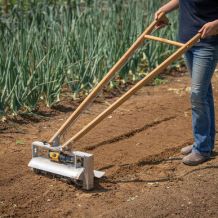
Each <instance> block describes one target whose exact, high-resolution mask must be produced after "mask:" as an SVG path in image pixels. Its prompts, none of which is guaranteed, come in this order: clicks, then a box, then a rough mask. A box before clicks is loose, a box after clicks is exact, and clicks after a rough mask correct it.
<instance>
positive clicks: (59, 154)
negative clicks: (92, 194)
mask: <svg viewBox="0 0 218 218" xmlns="http://www.w3.org/2000/svg"><path fill="white" fill-rule="evenodd" d="M163 18H165V15H164V14H161V15H160V16H159V18H158V20H159V19H163ZM158 20H155V21H153V22H152V23H151V24H150V25H149V27H148V28H147V29H146V30H145V31H144V32H143V33H142V34H141V35H140V36H139V38H138V39H137V40H136V41H135V42H134V44H133V45H132V46H131V47H130V48H129V49H128V50H127V52H126V53H125V54H124V55H123V56H122V57H121V59H120V60H119V61H118V62H117V63H116V64H115V65H114V66H113V67H112V69H111V70H110V71H109V72H108V73H107V74H106V76H105V77H104V78H103V79H102V80H101V81H100V82H99V83H98V85H97V86H96V87H95V88H94V89H93V90H92V91H91V93H90V94H89V95H88V96H87V97H86V98H85V100H84V101H83V102H82V103H81V104H80V105H79V107H78V108H77V109H76V110H75V111H74V112H73V113H72V115H71V116H70V117H69V118H68V119H67V120H66V122H65V123H64V124H63V125H62V126H61V127H60V129H59V130H58V131H57V132H56V133H55V134H54V136H53V137H51V139H50V140H49V141H48V142H41V141H36V142H33V143H32V159H31V161H30V162H29V165H28V166H29V167H31V168H32V169H33V170H35V171H40V172H45V173H50V174H53V175H56V176H61V177H64V178H67V179H69V180H72V181H75V182H77V183H78V182H79V183H80V184H82V186H83V188H84V189H86V190H90V189H92V188H93V186H94V177H98V178H100V177H102V176H103V175H104V172H101V171H96V170H94V158H93V155H92V154H89V153H86V152H80V151H73V150H72V146H71V145H72V144H73V143H75V142H76V141H77V140H79V139H80V138H82V137H83V136H84V135H85V134H87V133H88V132H89V131H90V130H91V129H93V128H94V127H95V126H96V125H97V124H98V123H100V122H101V121H102V120H103V119H104V118H106V117H107V116H108V115H109V114H111V113H112V112H113V111H114V110H115V109H116V108H118V107H119V106H120V105H121V104H123V103H124V102H125V101H126V100H127V99H129V98H130V97H131V96H132V95H133V94H135V93H136V92H137V91H138V90H139V89H140V88H142V87H143V86H144V85H145V84H147V83H149V82H150V81H151V80H152V79H153V78H154V77H156V76H157V75H158V74H160V73H161V72H162V71H163V70H164V69H166V68H167V66H169V65H170V64H171V63H172V62H173V61H175V60H176V59H178V58H179V57H180V56H181V55H182V54H184V53H185V52H186V51H187V50H188V49H189V48H190V47H192V46H193V45H194V44H196V43H197V42H198V41H199V40H200V34H197V35H195V36H194V37H193V38H192V39H191V40H190V41H188V42H187V43H185V44H183V43H180V42H175V41H171V40H168V39H163V38H159V37H155V36H152V35H150V34H151V33H152V31H153V30H154V29H155V26H156V24H157V22H158ZM144 40H155V41H159V42H164V43H167V44H170V45H174V46H178V47H179V49H178V50H177V51H176V52H175V53H173V54H172V55H171V56H170V57H168V58H167V59H166V60H165V61H164V62H163V63H161V64H160V65H159V66H158V67H156V68H155V69H154V70H152V71H151V72H150V73H149V74H148V75H147V76H146V77H145V78H143V79H142V80H140V81H139V82H138V83H137V84H136V85H134V86H133V87H132V88H131V89H130V90H129V91H127V92H126V93H125V94H124V95H122V96H121V97H120V98H119V99H118V100H116V101H115V102H114V103H113V104H111V105H110V106H109V107H108V108H107V109H106V110H104V111H103V112H102V113H100V114H99V115H98V116H97V117H96V118H95V119H93V120H92V121H91V122H90V123H88V124H87V125H86V126H85V127H83V128H82V129H81V130H80V131H79V132H78V133H76V134H75V135H74V136H73V137H72V138H70V139H69V140H68V141H67V142H65V143H61V142H60V137H61V135H62V134H63V133H64V132H65V131H66V130H67V128H68V127H69V126H70V125H71V124H72V123H73V122H74V121H76V119H77V118H78V117H79V115H80V114H81V113H82V112H83V111H84V110H85V109H86V108H87V107H88V106H89V104H90V103H91V102H93V100H94V99H95V97H96V96H97V95H98V94H99V92H100V91H101V90H102V89H103V87H104V86H105V85H106V84H107V83H108V82H109V81H110V80H111V78H112V77H113V76H114V75H115V74H116V73H117V72H118V71H119V70H120V69H121V68H122V67H123V66H124V64H125V63H126V62H127V60H128V59H129V58H130V57H131V56H132V55H133V54H134V52H135V51H136V50H137V49H138V48H139V46H141V45H143V42H144Z"/></svg>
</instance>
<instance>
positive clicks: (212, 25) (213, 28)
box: [198, 20, 218, 39]
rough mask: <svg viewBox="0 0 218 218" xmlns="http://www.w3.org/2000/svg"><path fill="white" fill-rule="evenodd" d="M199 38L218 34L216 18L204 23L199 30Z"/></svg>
mask: <svg viewBox="0 0 218 218" xmlns="http://www.w3.org/2000/svg"><path fill="white" fill-rule="evenodd" d="M198 32H199V33H201V38H203V39H204V38H207V37H209V36H214V35H218V20H215V21H212V22H208V23H206V24H205V25H204V26H203V27H202V28H201V29H200V30H199V31H198Z"/></svg>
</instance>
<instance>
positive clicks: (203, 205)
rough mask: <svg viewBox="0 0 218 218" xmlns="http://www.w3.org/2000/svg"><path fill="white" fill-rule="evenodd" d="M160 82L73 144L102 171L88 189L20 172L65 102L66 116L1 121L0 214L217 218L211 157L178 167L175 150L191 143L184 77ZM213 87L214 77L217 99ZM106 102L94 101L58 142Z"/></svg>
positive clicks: (217, 176) (217, 180)
mask: <svg viewBox="0 0 218 218" xmlns="http://www.w3.org/2000/svg"><path fill="white" fill-rule="evenodd" d="M167 80H168V82H167V84H164V85H160V86H156V87H154V86H149V87H144V88H143V89H142V90H141V91H140V92H138V93H137V95H134V97H132V98H131V99H130V100H129V101H128V102H126V103H125V104H124V105H123V106H121V108H120V109H118V110H117V111H115V112H114V113H113V114H112V115H111V116H109V117H108V118H107V119H106V120H104V121H103V122H102V123H101V124H99V125H98V126H97V127H96V128H95V129H93V130H92V131H91V132H90V133H89V134H88V135H87V136H85V137H84V138H83V139H81V140H80V142H78V143H76V144H75V145H74V148H75V149H78V150H83V151H87V152H89V153H93V154H94V157H95V168H96V169H100V170H105V172H106V177H105V178H102V179H100V180H98V181H96V184H95V185H96V187H95V189H94V190H92V191H89V192H87V191H83V190H80V189H78V188H77V187H75V186H73V185H70V184H67V183H65V182H63V181H60V180H58V179H55V178H53V179H52V178H48V177H45V176H42V175H36V174H34V173H33V172H31V171H30V170H29V169H28V167H27V164H28V162H29V160H30V159H31V142H32V141H34V140H41V139H42V140H48V139H49V137H50V136H51V135H52V133H54V131H55V130H56V129H58V127H60V124H61V123H63V121H64V120H65V119H66V118H67V117H68V116H69V114H70V112H71V110H72V109H71V106H70V104H68V105H67V104H65V105H64V107H63V108H61V110H63V111H65V112H55V113H53V112H52V113H51V114H50V113H44V114H43V113H42V118H40V119H39V118H34V117H32V118H31V119H30V118H25V117H24V118H23V119H18V120H17V121H16V122H15V121H13V122H12V121H11V122H8V123H6V124H1V125H0V146H1V149H0V160H1V164H0V175H1V176H0V217H218V188H217V187H218V158H217V157H216V153H215V155H214V158H212V159H211V160H210V161H208V162H207V163H204V164H202V165H201V166H197V167H188V166H185V165H183V164H182V163H181V158H182V156H181V155H180V153H179V151H180V149H181V148H182V147H183V146H185V145H188V144H191V143H192V142H193V138H192V130H191V108H190V104H189V90H190V89H189V79H188V77H187V76H183V77H168V78H167ZM217 82H218V76H217V75H216V74H215V76H214V94H215V99H216V102H217V100H218V86H217ZM113 100H114V99H113ZM111 101H112V100H110V99H109V100H107V101H102V103H96V104H94V105H93V109H92V110H90V111H88V112H87V113H85V114H84V116H83V117H82V118H81V121H80V122H79V123H78V125H76V126H75V128H74V129H73V130H72V131H68V133H67V134H66V136H65V138H67V137H69V136H70V135H71V134H72V133H73V132H75V131H76V130H78V129H79V128H81V127H82V126H83V125H84V124H85V123H87V122H88V121H89V120H91V118H93V117H94V116H95V115H96V114H98V113H99V112H100V111H101V110H103V109H104V108H106V106H107V105H108V104H110V103H111ZM216 111H217V112H218V107H217V108H216ZM217 143H218V142H217Z"/></svg>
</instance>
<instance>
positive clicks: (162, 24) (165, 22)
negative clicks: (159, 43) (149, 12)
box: [154, 9, 169, 29]
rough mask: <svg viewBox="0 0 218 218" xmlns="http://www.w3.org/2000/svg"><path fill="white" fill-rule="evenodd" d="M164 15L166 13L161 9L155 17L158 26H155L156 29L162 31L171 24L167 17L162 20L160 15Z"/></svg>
mask: <svg viewBox="0 0 218 218" xmlns="http://www.w3.org/2000/svg"><path fill="white" fill-rule="evenodd" d="M162 13H165V12H164V11H163V10H162V9H159V10H158V11H157V12H156V13H155V15H154V18H155V20H156V21H157V24H156V26H155V27H156V29H161V28H163V27H165V26H167V25H168V24H169V20H168V18H167V17H166V16H165V15H164V16H162V17H161V18H160V15H161V14H162Z"/></svg>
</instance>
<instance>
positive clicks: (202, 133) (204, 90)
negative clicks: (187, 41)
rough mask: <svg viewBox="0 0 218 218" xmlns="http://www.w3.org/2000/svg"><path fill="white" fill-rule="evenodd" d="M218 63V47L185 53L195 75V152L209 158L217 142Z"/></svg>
mask: <svg viewBox="0 0 218 218" xmlns="http://www.w3.org/2000/svg"><path fill="white" fill-rule="evenodd" d="M217 61H218V46H213V47H212V46H194V47H192V48H191V49H190V50H188V51H187V52H186V54H185V62H186V65H187V67H188V69H189V72H190V76H191V105H192V129H193V135H194V140H195V142H194V144H193V150H192V151H193V152H197V153H200V154H202V155H203V156H207V157H209V156H210V155H211V152H212V150H213V149H214V143H215V134H216V130H215V112H214V100H213V91H212V85H211V78H212V76H213V73H214V71H215V68H216V65H217Z"/></svg>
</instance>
